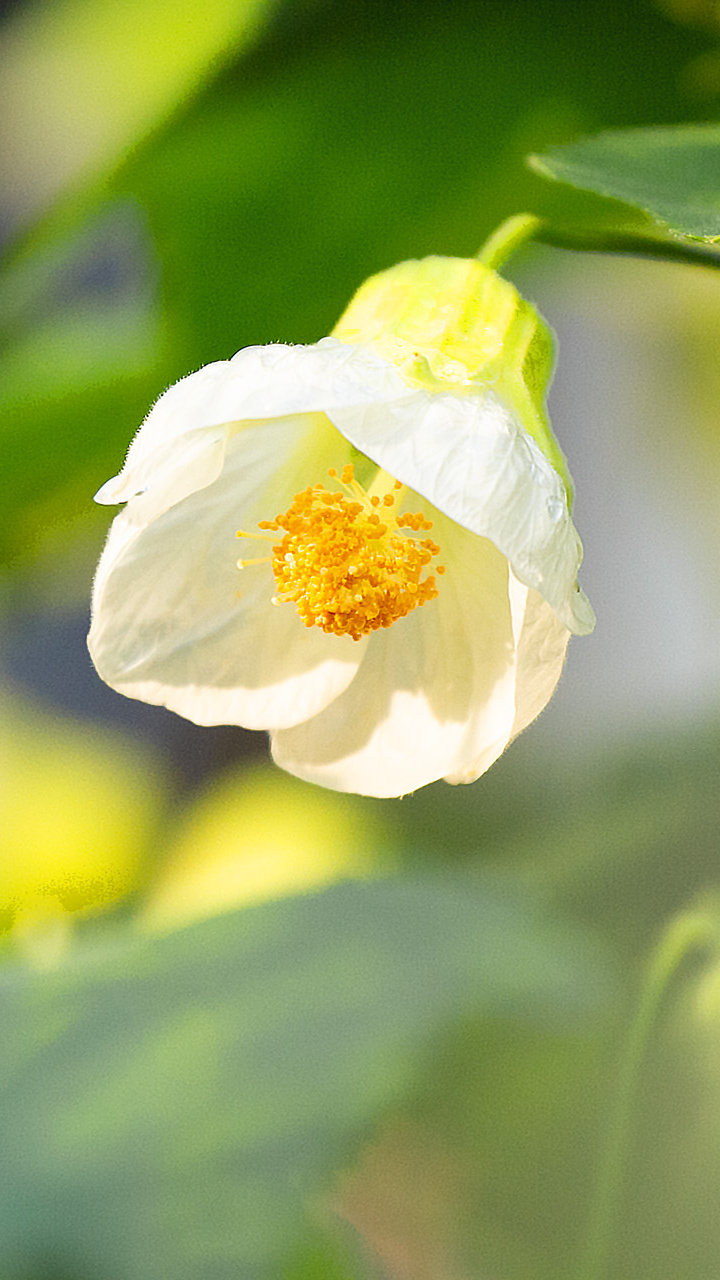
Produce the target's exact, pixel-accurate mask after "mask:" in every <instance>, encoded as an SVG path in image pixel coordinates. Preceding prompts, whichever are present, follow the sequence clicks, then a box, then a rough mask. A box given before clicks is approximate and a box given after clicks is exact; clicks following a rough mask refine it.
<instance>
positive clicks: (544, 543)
mask: <svg viewBox="0 0 720 1280" xmlns="http://www.w3.org/2000/svg"><path fill="white" fill-rule="evenodd" d="M328 417H329V418H330V419H331V421H332V422H334V423H335V426H336V427H337V428H338V430H340V431H341V432H342V434H343V435H344V436H346V437H347V439H348V440H350V441H351V442H352V444H354V445H355V446H356V448H358V449H360V450H361V451H362V452H363V453H366V454H367V455H368V456H369V457H370V458H372V459H373V461H375V462H377V463H378V464H379V465H380V466H381V467H384V468H385V470H386V471H388V472H389V473H390V474H391V475H393V476H396V477H397V478H398V479H399V480H402V481H403V483H404V484H407V485H409V486H410V487H411V488H413V489H416V490H417V491H418V493H420V494H422V495H423V497H425V498H426V499H427V500H428V501H430V502H432V503H433V505H434V506H436V507H437V508H438V509H439V510H440V511H443V512H444V513H445V514H446V515H448V516H450V517H451V518H452V519H453V520H456V521H457V522H458V523H459V524H461V525H463V527H464V528H466V529H470V530H471V531H472V532H473V533H476V534H479V535H480V536H481V537H484V538H489V539H490V541H491V542H493V543H494V544H495V546H496V547H498V548H499V550H500V551H502V552H503V554H504V555H505V556H507V558H508V560H509V561H510V564H511V566H512V569H513V572H514V573H515V575H516V576H517V577H518V578H519V580H520V581H521V582H522V583H524V584H525V585H526V586H529V587H532V588H533V589H534V590H536V591H538V592H539V593H540V595H541V596H543V598H544V599H545V600H547V602H548V604H550V605H551V606H552V608H553V609H554V610H555V612H556V614H557V616H558V618H559V619H560V621H561V622H562V623H563V625H564V626H565V627H567V628H568V630H570V631H574V632H576V633H577V634H579V635H583V634H586V633H587V632H589V631H591V630H592V628H593V626H594V621H595V619H594V615H593V612H592V608H591V607H590V604H589V602H588V600H587V598H586V596H585V595H584V594H583V593H582V592H581V591H580V589H579V587H578V586H577V573H578V569H579V566H580V563H581V560H582V546H581V543H580V539H579V538H578V535H577V533H576V531H575V527H574V525H573V523H572V520H571V519H570V514H569V511H568V505H567V498H566V494H565V489H564V486H563V483H562V480H561V479H560V476H559V475H558V474H557V472H556V471H555V470H554V468H553V467H552V466H551V465H550V463H549V462H548V460H547V458H546V457H545V455H544V453H543V452H542V450H541V449H540V447H539V445H538V444H536V442H535V441H534V440H533V438H532V436H530V435H528V433H527V432H526V431H523V430H522V428H521V427H520V425H519V424H518V422H517V421H516V419H515V417H514V415H513V414H512V412H511V411H510V410H509V409H508V408H507V406H505V405H504V404H503V403H502V402H501V401H500V400H499V399H498V397H497V396H496V395H495V394H494V393H493V391H492V390H485V391H482V392H479V393H467V394H465V395H458V394H451V393H448V392H439V393H437V394H431V393H429V392H425V391H421V390H418V391H414V392H412V393H411V394H409V395H408V396H407V397H406V398H405V399H404V400H400V401H397V400H396V401H394V402H392V403H388V404H386V405H369V406H368V405H366V406H355V407H351V408H348V407H342V408H337V409H332V410H330V409H329V410H328Z"/></svg>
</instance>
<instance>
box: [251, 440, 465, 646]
mask: <svg viewBox="0 0 720 1280" xmlns="http://www.w3.org/2000/svg"><path fill="white" fill-rule="evenodd" d="M327 474H328V477H329V479H331V480H335V481H337V482H339V484H340V486H341V490H344V492H342V491H340V492H339V491H337V490H333V491H331V490H328V489H326V487H325V485H323V484H315V485H311V486H309V487H308V488H307V489H304V490H303V491H302V492H301V493H297V494H296V495H295V497H294V498H293V501H292V502H291V504H290V506H289V507H288V509H287V511H285V512H283V513H281V514H279V515H278V516H276V518H275V519H274V520H262V521H259V522H258V529H260V530H263V531H264V532H262V533H247V532H245V531H244V530H239V531H238V537H241V538H257V539H260V540H263V541H270V542H272V543H273V546H272V556H259V557H257V558H256V559H252V560H246V559H243V560H240V561H238V567H239V568H245V567H246V566H247V565H251V564H259V563H262V562H263V561H270V563H271V564H272V570H273V574H274V577H275V583H276V594H275V595H274V596H273V597H272V603H273V604H274V605H278V606H280V605H283V604H294V605H295V607H296V609H297V612H298V613H299V615H300V618H301V620H302V622H303V623H304V625H305V626H306V627H313V626H316V627H319V628H320V630H321V631H325V632H327V633H328V634H329V635H338V636H346V635H347V636H351V637H352V639H353V640H359V639H360V638H361V637H362V636H364V635H369V634H370V633H371V632H372V631H377V630H379V629H380V628H381V627H390V626H392V624H393V623H394V622H397V621H398V619H400V618H404V617H406V615H407V614H408V613H410V612H411V611H412V610H413V609H415V608H416V607H417V606H418V605H424V604H426V603H427V602H428V601H430V600H433V599H434V598H435V597H436V596H437V594H438V588H437V585H436V582H435V577H434V576H433V575H432V574H428V572H427V570H428V567H429V566H431V565H432V561H433V560H434V559H435V558H436V557H437V556H438V555H439V553H440V547H439V546H438V544H437V543H436V542H433V541H432V539H430V538H425V539H423V540H422V541H418V540H417V539H416V538H414V537H412V536H409V535H408V534H406V533H405V532H404V530H406V529H407V530H409V531H410V534H414V533H418V532H420V531H421V530H422V531H423V532H427V531H428V530H430V529H432V521H431V520H428V519H427V517H426V516H425V514H424V512H418V513H415V514H414V513H412V512H410V513H405V514H404V515H398V516H395V515H393V512H392V508H393V507H394V506H395V504H396V502H397V501H398V491H399V490H401V489H402V487H403V486H402V483H401V481H399V480H395V481H394V482H393V486H392V490H391V491H390V492H389V493H385V494H383V495H377V494H373V495H372V496H371V495H369V494H368V493H367V492H366V490H365V489H363V487H362V485H360V484H359V482H358V481H357V480H356V479H355V471H354V468H353V466H352V463H347V464H346V465H345V466H344V467H343V469H342V471H341V473H340V476H339V480H338V473H337V470H336V469H335V467H330V468H329V470H328V473H327ZM380 510H382V519H381V516H380V514H379V512H380ZM271 532H272V533H273V534H275V535H276V536H274V537H273V536H270V535H271ZM277 535H280V537H279V538H278V536H277ZM435 572H437V573H438V574H440V575H442V574H443V573H444V572H445V567H444V565H437V566H436V567H435Z"/></svg>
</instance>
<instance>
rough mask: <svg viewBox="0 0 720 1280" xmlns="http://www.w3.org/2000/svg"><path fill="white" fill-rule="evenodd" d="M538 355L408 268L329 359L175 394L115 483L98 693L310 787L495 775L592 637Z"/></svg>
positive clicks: (358, 314) (93, 641) (103, 583)
mask: <svg viewBox="0 0 720 1280" xmlns="http://www.w3.org/2000/svg"><path fill="white" fill-rule="evenodd" d="M551 367H552V341H551V338H550V334H549V331H548V329H547V327H546V326H545V325H544V323H543V322H542V320H541V319H540V318H539V316H538V315H537V313H536V312H535V311H534V310H533V308H532V307H531V306H530V305H529V304H528V303H527V302H525V301H524V300H523V299H521V298H520V296H519V295H518V293H517V292H516V290H515V289H514V288H513V287H512V286H511V285H510V284H508V283H507V282H506V281H504V280H502V279H501V278H500V277H499V276H498V275H497V274H496V273H495V272H494V271H492V270H490V268H488V267H485V266H484V265H482V264H481V263H480V262H478V261H475V260H465V259H456V258H428V259H424V260H422V261H420V262H407V263H401V264H400V265H399V266H398V267H395V268H393V269H391V270H390V271H387V272H384V273H382V274H381V275H380V276H376V277H373V278H371V279H370V280H369V281H367V282H366V284H365V285H364V286H363V287H362V288H361V289H360V291H359V292H358V294H357V295H356V297H355V298H354V299H353V301H352V302H351V304H350V306H349V308H348V310H347V311H346V313H345V315H344V316H343V317H342V319H341V321H340V323H339V324H338V326H337V327H336V329H335V330H334V332H333V335H332V336H331V337H328V338H323V339H322V340H321V341H319V342H317V343H315V344H313V345H310V346H287V345H271V346H265V347H249V348H246V349H244V350H242V351H239V352H238V353H237V355H235V356H233V358H232V359H231V360H224V361H219V362H218V363H215V364H211V365H208V366H206V367H205V368H203V369H200V370H199V371H198V372H197V373H193V374H191V375H190V376H189V377H187V378H184V379H183V380H182V381H181V382H178V383H176V384H175V385H174V386H172V387H170V388H169V390H167V391H166V392H165V393H164V395H162V396H161V397H160V399H159V400H158V401H157V403H156V404H155V406H154V407H153V409H152V410H151V412H150V413H149V415H148V417H147V418H146V420H145V422H144V423H143V425H142V426H141V428H140V430H139V432H138V433H137V435H136V437H135V439H134V441H133V443H132V445H131V447H130V450H129V452H128V455H127V460H126V462H125V465H124V467H123V469H122V471H121V472H120V473H119V475H117V476H116V477H115V478H114V479H112V480H110V481H108V482H107V484H105V485H104V486H103V487H102V489H101V490H100V492H99V493H98V495H97V499H98V501H100V502H105V503H116V502H125V503H126V506H125V508H124V510H123V511H122V512H121V513H120V514H119V515H118V516H117V517H116V518H115V521H114V523H113V525H112V527H111V530H110V534H109V537H108V540H107V544H106V547H105V550H104V552H103V555H102V558H101V560H100V564H99V567H98V571H97V576H96V580H95V589H94V597H93V620H92V626H91V631H90V636H89V646H90V652H91V654H92V657H93V661H94V662H95V665H96V667H97V669H98V671H99V673H100V675H101V676H102V677H103V679H105V680H106V681H107V682H108V684H110V685H112V686H113V688H115V689H117V690H118V691H120V692H121V693H124V694H127V695H128V696H130V697H134V698H140V699H142V700H144V701H146V702H151V703H157V704H160V705H163V706H167V707H169V708H171V709H172V710H173V711H176V712H178V713H179V714H181V715H184V716H186V717H188V718H189V719H191V720H194V721H195V722H197V723H198V724H204V725H210V724H238V725H243V726H245V727H247V728H251V729H267V730H269V731H270V734H271V743H272V752H273V756H274V758H275V760H276V761H277V763H278V764H279V765H281V766H282V767H283V768H285V769H287V770H289V771H290V772H291V773H294V774H296V775H298V776H299V777H302V778H305V779H308V780H309V781H312V782H316V783H320V784H321V785H323V786H327V787H331V788H335V789H337V790H343V791H356V792H360V793H361V794H367V795H377V796H397V795H402V794H404V793H406V792H409V791H412V790H414V789H416V788H417V787H420V786H423V785H424V784H426V783H429V782H432V781H434V780H435V779H437V778H447V780H448V781H450V782H470V781H472V780H473V779H475V778H477V777H478V776H479V775H480V774H481V773H483V772H484V771H485V770H486V769H487V768H488V767H489V765H490V764H492V763H493V761H494V760H496V759H497V757H498V756H499V755H500V754H501V752H502V751H503V750H504V748H505V747H506V746H507V745H508V743H509V742H510V741H511V740H512V739H513V738H514V737H515V736H516V735H517V734H518V733H520V732H521V730H523V729H524V728H525V727H526V725H528V724H529V723H530V721H531V720H533V719H534V717H535V716H536V715H537V714H538V712H539V711H540V710H542V708H543V707H544V706H545V704H546V703H547V701H548V699H549V698H550V696H551V694H552V692H553V690H554V688H555V686H556V684H557V681H558V678H559V676H560V671H561V668H562V664H563V660H564V655H565V649H566V645H567V641H568V637H569V635H570V633H571V632H575V633H576V634H585V633H587V632H589V631H590V630H592V627H593V625H594V618H593V613H592V609H591V608H590V605H589V603H588V601H587V599H586V597H585V595H584V594H583V593H582V591H581V590H580V589H579V587H578V583H577V573H578V568H579V565H580V561H581V558H582V549H581V545H580V541H579V538H578V536H577V533H576V531H575V528H574V525H573V523H572V520H571V516H570V511H569V499H568V495H569V492H570V487H569V485H570V482H569V478H568V476H567V473H566V470H565V464H564V460H563V457H562V454H561V453H560V451H559V448H558V446H557V444H556V442H555V440H554V438H553V436H552V434H551V432H550V428H549V425H548V422H547V418H546V415H545V409H544V396H545V391H546V387H547V383H548V380H549V376H550V373H551Z"/></svg>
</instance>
